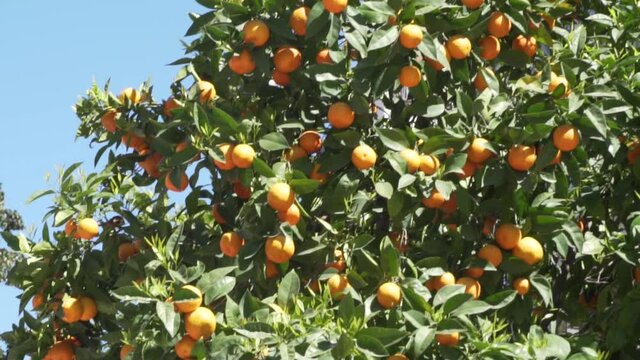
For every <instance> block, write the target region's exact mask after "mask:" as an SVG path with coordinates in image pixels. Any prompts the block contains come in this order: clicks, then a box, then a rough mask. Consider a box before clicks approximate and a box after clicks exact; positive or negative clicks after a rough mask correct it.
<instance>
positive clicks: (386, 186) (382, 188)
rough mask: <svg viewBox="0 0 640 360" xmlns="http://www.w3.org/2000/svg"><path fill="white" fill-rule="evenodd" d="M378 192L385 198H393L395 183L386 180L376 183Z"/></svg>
mask: <svg viewBox="0 0 640 360" xmlns="http://www.w3.org/2000/svg"><path fill="white" fill-rule="evenodd" d="M375 189H376V193H378V195H380V196H382V197H383V198H385V199H391V196H392V195H393V185H391V184H390V183H388V182H386V181H382V182H378V183H376V185H375Z"/></svg>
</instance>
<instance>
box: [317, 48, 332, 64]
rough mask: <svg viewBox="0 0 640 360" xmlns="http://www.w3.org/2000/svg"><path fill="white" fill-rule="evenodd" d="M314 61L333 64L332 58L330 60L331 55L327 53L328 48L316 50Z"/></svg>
mask: <svg viewBox="0 0 640 360" xmlns="http://www.w3.org/2000/svg"><path fill="white" fill-rule="evenodd" d="M316 63H317V64H333V60H331V56H330V54H329V49H322V50H320V51H318V54H316Z"/></svg>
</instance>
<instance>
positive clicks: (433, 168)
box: [420, 155, 440, 175]
mask: <svg viewBox="0 0 640 360" xmlns="http://www.w3.org/2000/svg"><path fill="white" fill-rule="evenodd" d="M438 169H440V160H438V158H437V157H435V156H433V155H420V171H422V172H423V173H425V174H426V175H433V174H435V173H436V172H437V171H438Z"/></svg>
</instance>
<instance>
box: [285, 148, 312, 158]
mask: <svg viewBox="0 0 640 360" xmlns="http://www.w3.org/2000/svg"><path fill="white" fill-rule="evenodd" d="M308 155H309V154H307V152H306V151H305V150H304V149H303V148H302V146H300V145H293V146H292V147H291V148H290V149H289V150H287V151H286V152H285V154H284V158H285V160H287V161H288V162H294V161H296V160H298V159H302V158H304V157H307V156H308Z"/></svg>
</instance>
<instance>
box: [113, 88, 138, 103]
mask: <svg viewBox="0 0 640 360" xmlns="http://www.w3.org/2000/svg"><path fill="white" fill-rule="evenodd" d="M118 100H120V102H121V103H124V102H126V101H128V102H129V103H130V104H132V105H136V104H138V103H139V102H140V101H142V94H141V93H140V92H138V90H136V89H134V88H126V89H124V90H122V92H121V93H120V95H118Z"/></svg>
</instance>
